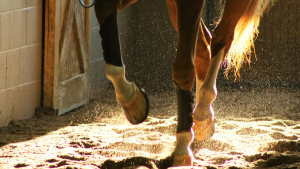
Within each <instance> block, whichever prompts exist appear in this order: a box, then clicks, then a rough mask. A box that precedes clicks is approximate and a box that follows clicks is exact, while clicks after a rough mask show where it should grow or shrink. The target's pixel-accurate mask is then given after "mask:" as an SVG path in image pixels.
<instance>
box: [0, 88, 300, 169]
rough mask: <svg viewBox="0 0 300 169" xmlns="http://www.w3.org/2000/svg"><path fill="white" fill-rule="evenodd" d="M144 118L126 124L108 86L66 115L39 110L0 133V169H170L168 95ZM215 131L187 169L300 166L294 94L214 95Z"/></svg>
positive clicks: (172, 123)
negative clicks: (191, 166) (138, 122)
mask: <svg viewBox="0 0 300 169" xmlns="http://www.w3.org/2000/svg"><path fill="white" fill-rule="evenodd" d="M149 98H150V103H151V109H150V115H149V118H148V119H147V120H146V122H144V123H143V124H141V125H136V126H134V125H130V124H129V123H128V122H127V121H126V120H125V116H124V115H123V113H122V111H121V108H120V106H119V105H118V104H117V103H116V101H115V98H114V92H113V89H112V88H110V89H109V90H107V92H106V93H105V95H104V96H103V97H102V98H101V99H99V100H96V101H93V102H91V103H89V104H88V105H86V106H83V107H81V108H78V109H77V110H75V111H73V112H70V113H68V114H66V115H64V116H59V117H57V116H55V115H52V114H51V112H50V111H47V110H46V109H42V110H39V111H38V112H37V114H36V116H35V117H34V118H31V119H27V120H20V121H12V122H11V123H10V124H9V126H8V127H2V128H0V133H1V138H0V147H1V148H0V168H3V169H9V168H26V169H27V168H67V169H72V168H73V169H75V168H102V169H106V168H107V169H121V168H125V169H135V168H139V169H145V168H154V169H156V168H159V169H164V168H168V164H169V158H168V156H169V155H170V154H171V152H172V151H173V149H174V145H175V129H176V120H177V117H176V105H175V95H174V94H173V93H171V94H168V93H161V94H157V95H150V96H149ZM213 107H214V109H215V112H216V118H217V124H216V132H215V134H214V136H213V137H212V139H211V140H209V141H206V142H193V144H192V149H193V151H194V156H195V160H194V166H195V167H193V168H195V169H196V168H204V169H206V168H207V169H214V168H231V169H236V168H274V169H282V168H286V169H297V168H300V139H299V136H300V91H299V90H296V89H294V90H291V89H287V90H286V89H285V90H283V89H268V88H264V89H258V88H256V89H251V90H238V89H235V90H230V91H226V90H223V91H220V92H219V95H218V98H217V100H216V101H215V102H214V104H213Z"/></svg>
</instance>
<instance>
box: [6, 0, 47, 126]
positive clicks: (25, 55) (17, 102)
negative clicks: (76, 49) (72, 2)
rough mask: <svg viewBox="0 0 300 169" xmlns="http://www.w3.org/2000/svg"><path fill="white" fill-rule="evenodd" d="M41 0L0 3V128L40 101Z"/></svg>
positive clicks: (31, 111) (26, 115)
mask: <svg viewBox="0 0 300 169" xmlns="http://www.w3.org/2000/svg"><path fill="white" fill-rule="evenodd" d="M42 16H43V15H42V0H1V1H0V126H6V125H8V123H9V122H10V121H11V120H12V119H15V120H17V119H26V118H29V117H32V116H33V115H34V113H35V110H36V108H37V107H39V106H40V102H41V64H42V61H41V58H42V44H41V42H42V26H43V25H42Z"/></svg>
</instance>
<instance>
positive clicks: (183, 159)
mask: <svg viewBox="0 0 300 169" xmlns="http://www.w3.org/2000/svg"><path fill="white" fill-rule="evenodd" d="M171 163H172V164H171V166H172V167H177V166H193V156H191V155H189V154H182V155H172V156H171Z"/></svg>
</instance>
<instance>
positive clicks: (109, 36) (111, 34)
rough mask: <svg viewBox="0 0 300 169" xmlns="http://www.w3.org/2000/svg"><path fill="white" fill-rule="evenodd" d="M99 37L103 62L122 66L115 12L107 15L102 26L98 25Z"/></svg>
mask: <svg viewBox="0 0 300 169" xmlns="http://www.w3.org/2000/svg"><path fill="white" fill-rule="evenodd" d="M99 33H100V36H101V39H102V49H103V51H104V52H103V56H104V60H105V62H106V63H107V64H111V65H114V66H123V61H122V55H121V49H120V41H119V31H118V23H117V12H115V13H113V14H111V15H109V16H108V17H107V18H106V19H105V21H104V23H103V24H100V32H99Z"/></svg>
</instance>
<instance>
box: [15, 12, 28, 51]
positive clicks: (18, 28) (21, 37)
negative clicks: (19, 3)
mask: <svg viewBox="0 0 300 169" xmlns="http://www.w3.org/2000/svg"><path fill="white" fill-rule="evenodd" d="M26 15H27V11H26V9H20V10H15V11H14V29H13V30H14V32H13V35H14V38H13V42H14V43H13V48H18V47H21V46H24V45H26V38H27V31H26V30H27V25H26Z"/></svg>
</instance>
